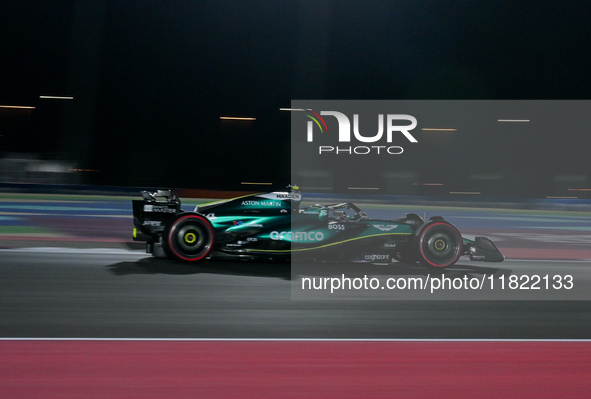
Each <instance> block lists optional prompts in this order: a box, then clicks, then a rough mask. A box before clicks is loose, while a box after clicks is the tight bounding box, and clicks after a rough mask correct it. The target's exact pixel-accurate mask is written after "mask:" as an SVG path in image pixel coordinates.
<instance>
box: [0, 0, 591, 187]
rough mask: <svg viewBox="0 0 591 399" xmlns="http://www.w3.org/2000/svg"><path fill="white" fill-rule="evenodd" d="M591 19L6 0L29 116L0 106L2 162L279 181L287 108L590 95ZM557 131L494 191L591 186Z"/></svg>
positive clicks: (412, 5) (144, 175) (4, 47)
mask: <svg viewBox="0 0 591 399" xmlns="http://www.w3.org/2000/svg"><path fill="white" fill-rule="evenodd" d="M589 16H591V12H590V11H589V5H588V4H587V2H584V1H566V2H558V1H556V0H552V1H537V2H531V1H490V2H481V1H448V0H439V1H418V0H414V1H384V0H380V1H377V0H368V1H363V2H361V1H347V0H340V1H336V0H332V1H328V0H327V1H322V0H318V1H311V0H302V1H235V0H232V1H230V0H228V1H224V0H221V1H220V0H215V1H214V0H202V1H197V2H195V1H193V2H190V1H178V0H167V1H133V0H132V1H125V2H119V1H109V0H70V1H65V0H54V1H51V2H41V1H30V0H23V1H18V2H5V3H4V4H3V5H2V8H1V11H0V105H25V106H34V107H36V108H35V109H34V110H30V109H10V108H1V109H0V156H1V157H4V158H14V157H19V156H21V157H22V156H25V154H35V156H36V157H38V158H42V159H46V160H62V161H70V162H73V163H74V164H75V165H76V168H79V169H87V170H88V171H82V172H77V173H79V176H80V177H79V180H78V181H79V182H82V183H88V184H100V185H130V186H166V187H198V188H213V189H237V188H240V182H241V181H255V182H256V181H259V182H274V183H276V184H278V185H283V184H284V183H287V182H288V180H289V173H290V171H289V167H290V152H289V140H290V132H289V115H288V113H282V112H280V111H279V108H280V107H289V104H290V100H291V99H304V98H309V99H322V98H326V99H589V97H590V96H589V90H591V78H590V73H589V69H590V68H589V64H590V61H591V41H590V40H589V38H590V34H589V33H590V29H589ZM40 95H54V96H74V100H72V101H68V100H44V99H40V98H39V96H40ZM220 116H247V117H256V118H257V119H256V121H254V122H232V121H221V120H220V119H219V118H220ZM561 134H563V135H564V138H565V140H564V141H561V140H556V138H552V137H538V138H537V140H536V148H543V149H547V148H554V149H555V151H553V152H552V154H553V155H552V157H551V159H546V160H545V161H544V163H545V168H544V176H542V175H541V173H538V174H536V171H537V170H538V168H537V166H536V162H538V160H537V158H538V157H537V153H536V151H527V150H525V149H526V148H528V144H529V143H515V145H516V146H517V145H520V146H522V147H515V149H514V150H513V151H512V152H510V154H512V155H511V157H512V159H511V160H509V164H511V165H512V167H514V168H515V170H516V173H518V174H521V175H523V179H524V182H525V181H527V182H531V186H530V187H529V188H527V189H523V185H521V187H520V190H518V191H515V192H513V191H510V190H509V191H507V190H504V191H502V192H500V193H498V194H500V195H505V196H544V195H548V193H550V194H553V193H554V192H555V190H554V188H550V189H548V185H551V184H553V183H552V177H547V176H554V175H560V174H565V175H569V174H572V175H583V176H591V167H590V166H589V163H588V162H587V155H586V153H587V151H588V145H587V143H588V142H589V140H588V139H587V138H586V137H585V136H584V135H582V134H581V132H562V133H561ZM483 140H485V141H486V142H487V143H488V144H489V145H490V151H493V152H494V151H499V150H500V149H501V148H502V146H505V145H506V144H505V143H500V142H499V143H497V142H495V140H494V139H491V138H490V137H488V138H483ZM565 142H569V143H570V144H564V143H565ZM455 144H457V145H455ZM455 144H454V143H452V144H449V146H450V147H453V148H457V146H458V145H461V143H455ZM546 152H547V151H546ZM538 154H539V153H538ZM29 156H30V155H29ZM507 161H508V160H507V159H502V157H499V159H498V161H497V162H491V163H490V164H489V165H486V167H485V170H483V171H482V173H496V172H498V170H499V169H500V168H502V167H503V166H504V165H506V164H507ZM422 162H430V163H431V164H428V165H427V167H422V168H420V171H421V172H420V173H421V176H420V179H421V180H422V181H428V180H429V179H430V178H431V176H429V171H430V170H433V171H439V173H440V171H441V167H440V166H439V164H438V157H437V156H434V157H426V159H425V160H423V161H422ZM549 165H550V166H549ZM453 167H454V168H457V170H460V169H463V168H465V167H466V165H461V163H460V162H456V163H455V164H454V166H453ZM481 169H482V168H481ZM455 172H456V170H454V169H452V170H449V174H446V175H443V176H441V175H437V178H442V179H453V176H457V173H455ZM9 178H10V177H8V179H9ZM4 179H7V177H5V178H4ZM585 184H586V181H585ZM494 194H495V193H493V195H494Z"/></svg>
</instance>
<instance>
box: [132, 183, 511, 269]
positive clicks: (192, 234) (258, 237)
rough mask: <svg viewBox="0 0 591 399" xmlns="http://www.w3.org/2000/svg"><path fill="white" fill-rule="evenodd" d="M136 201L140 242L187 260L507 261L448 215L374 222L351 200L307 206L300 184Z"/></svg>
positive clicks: (166, 194)
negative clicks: (190, 200) (191, 203)
mask: <svg viewBox="0 0 591 399" xmlns="http://www.w3.org/2000/svg"><path fill="white" fill-rule="evenodd" d="M142 196H143V200H134V201H132V202H133V221H134V225H135V228H134V234H133V237H134V240H135V241H145V242H146V243H147V246H146V251H147V252H148V253H152V254H154V255H155V256H166V257H168V258H171V259H175V260H178V261H185V262H198V261H202V260H204V259H209V258H212V259H223V258H227V259H244V260H252V259H271V260H281V259H283V260H289V259H292V260H293V259H301V258H302V259H306V260H313V261H323V262H372V263H384V262H391V261H393V260H397V261H399V262H403V263H416V262H419V263H421V264H422V265H424V266H428V267H436V268H444V267H448V266H451V265H453V264H455V263H456V262H457V261H458V259H459V258H460V256H462V255H467V256H468V257H469V258H470V259H471V260H478V261H486V262H502V261H503V260H504V259H505V258H504V256H503V255H501V253H500V252H499V250H498V249H497V248H496V247H495V245H494V244H493V242H492V241H490V240H489V239H488V238H485V237H476V238H475V240H474V241H472V240H468V239H466V238H462V236H461V235H460V232H459V231H458V229H457V228H456V227H455V226H454V225H452V224H451V223H449V222H447V221H445V220H443V218H442V217H440V216H434V217H431V219H430V220H428V221H424V220H423V219H422V218H421V217H420V216H418V215H416V214H412V213H411V214H407V215H406V216H404V217H401V218H398V219H395V220H382V219H372V218H370V217H369V216H368V215H367V214H366V213H365V212H364V211H363V210H361V209H360V208H359V207H357V206H356V205H354V204H352V203H350V202H344V203H338V204H331V205H313V206H308V207H305V208H303V209H300V206H299V205H300V202H301V199H302V196H301V193H300V192H299V190H298V188H297V187H291V186H290V187H288V190H287V191H284V192H271V193H264V194H252V195H247V196H244V197H239V198H233V199H229V200H222V201H218V202H213V203H209V204H204V205H198V206H197V207H196V208H195V210H194V211H192V212H189V211H184V210H182V209H181V201H180V200H179V198H177V197H176V196H175V195H174V194H173V193H172V192H171V191H170V190H158V191H157V192H154V193H149V192H147V191H143V192H142Z"/></svg>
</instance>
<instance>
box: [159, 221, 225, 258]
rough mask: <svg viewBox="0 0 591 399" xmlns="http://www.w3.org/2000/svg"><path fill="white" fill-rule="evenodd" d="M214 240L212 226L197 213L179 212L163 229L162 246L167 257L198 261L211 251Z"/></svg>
mask: <svg viewBox="0 0 591 399" xmlns="http://www.w3.org/2000/svg"><path fill="white" fill-rule="evenodd" d="M214 241H215V232H214V230H213V226H212V225H211V223H210V222H209V220H207V218H206V217H205V216H203V215H200V214H198V213H190V212H186V213H181V214H179V215H178V216H177V218H176V219H174V220H173V221H172V223H170V224H169V225H168V226H166V228H165V229H164V234H163V236H162V246H163V247H164V251H165V252H166V254H167V255H168V257H169V258H171V259H174V260H179V261H183V262H198V261H201V260H203V259H205V257H207V255H209V253H210V252H211V250H212V249H213V245H214Z"/></svg>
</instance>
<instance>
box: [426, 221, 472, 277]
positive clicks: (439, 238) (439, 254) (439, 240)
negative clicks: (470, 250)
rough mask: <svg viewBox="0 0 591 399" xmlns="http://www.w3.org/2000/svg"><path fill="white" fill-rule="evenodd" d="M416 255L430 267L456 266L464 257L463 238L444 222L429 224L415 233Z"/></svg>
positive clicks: (452, 226)
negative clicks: (462, 256) (461, 257)
mask: <svg viewBox="0 0 591 399" xmlns="http://www.w3.org/2000/svg"><path fill="white" fill-rule="evenodd" d="M415 245H416V247H415V253H416V255H417V258H418V261H419V262H420V263H421V264H422V265H424V266H428V267H435V268H443V267H448V266H451V265H453V264H455V263H456V262H457V261H458V259H459V258H460V256H461V255H462V236H461V234H460V232H459V231H458V229H457V228H456V227H455V226H454V225H452V224H451V223H448V222H446V221H444V220H435V221H432V222H429V223H427V224H425V225H423V226H421V228H420V229H419V230H417V231H416V232H415Z"/></svg>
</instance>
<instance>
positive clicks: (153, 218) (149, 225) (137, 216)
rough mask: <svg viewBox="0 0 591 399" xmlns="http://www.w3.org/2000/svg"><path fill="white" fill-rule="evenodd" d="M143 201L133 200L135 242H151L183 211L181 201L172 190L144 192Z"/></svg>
mask: <svg viewBox="0 0 591 399" xmlns="http://www.w3.org/2000/svg"><path fill="white" fill-rule="evenodd" d="M142 197H143V199H141V200H133V201H132V204H133V224H134V225H135V227H136V229H134V234H133V235H134V240H136V241H151V240H150V237H154V236H157V235H158V234H161V233H162V231H163V230H164V228H165V227H166V225H167V223H168V222H169V221H171V220H172V219H174V218H175V217H176V215H177V214H178V213H179V212H180V211H181V200H180V199H179V198H178V197H177V196H176V195H174V194H173V193H172V191H170V190H158V191H156V192H155V193H150V192H148V191H142Z"/></svg>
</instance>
